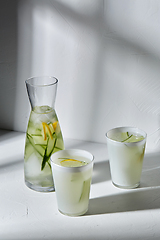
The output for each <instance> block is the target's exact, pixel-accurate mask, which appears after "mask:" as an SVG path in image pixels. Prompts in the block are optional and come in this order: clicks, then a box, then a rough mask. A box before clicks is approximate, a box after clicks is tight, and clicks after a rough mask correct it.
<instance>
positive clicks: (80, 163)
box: [60, 159, 87, 167]
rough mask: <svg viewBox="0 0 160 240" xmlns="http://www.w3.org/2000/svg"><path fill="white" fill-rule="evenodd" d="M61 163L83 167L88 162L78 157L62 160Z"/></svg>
mask: <svg viewBox="0 0 160 240" xmlns="http://www.w3.org/2000/svg"><path fill="white" fill-rule="evenodd" d="M60 164H61V166H63V167H81V166H83V165H86V164H87V163H86V162H83V161H79V160H76V159H64V160H62V161H61V162H60Z"/></svg>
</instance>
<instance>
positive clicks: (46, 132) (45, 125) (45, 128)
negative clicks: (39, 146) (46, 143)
mask: <svg viewBox="0 0 160 240" xmlns="http://www.w3.org/2000/svg"><path fill="white" fill-rule="evenodd" d="M42 127H43V138H44V140H47V135H46V134H48V135H49V137H50V138H51V139H53V136H52V133H51V129H50V128H49V126H48V124H47V123H45V122H42Z"/></svg>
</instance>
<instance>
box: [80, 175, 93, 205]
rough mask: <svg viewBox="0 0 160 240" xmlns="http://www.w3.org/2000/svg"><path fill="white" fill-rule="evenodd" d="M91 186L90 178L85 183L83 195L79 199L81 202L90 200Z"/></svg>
mask: <svg viewBox="0 0 160 240" xmlns="http://www.w3.org/2000/svg"><path fill="white" fill-rule="evenodd" d="M90 184H91V178H88V179H87V180H86V181H84V182H83V187H82V193H81V196H80V198H79V202H80V201H84V200H86V199H88V198H89V193H90Z"/></svg>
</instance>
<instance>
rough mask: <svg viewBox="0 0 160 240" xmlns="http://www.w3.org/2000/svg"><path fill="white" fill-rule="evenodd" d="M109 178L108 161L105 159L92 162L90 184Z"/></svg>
mask: <svg viewBox="0 0 160 240" xmlns="http://www.w3.org/2000/svg"><path fill="white" fill-rule="evenodd" d="M110 179H111V175H110V167H109V162H108V161H107V160H106V161H100V162H96V163H94V167H93V176H92V184H95V183H99V182H105V181H109V180H110Z"/></svg>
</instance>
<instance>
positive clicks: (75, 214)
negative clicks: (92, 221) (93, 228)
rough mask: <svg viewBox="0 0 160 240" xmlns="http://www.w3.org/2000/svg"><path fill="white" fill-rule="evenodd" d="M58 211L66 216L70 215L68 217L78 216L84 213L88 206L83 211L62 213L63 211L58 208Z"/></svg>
mask: <svg viewBox="0 0 160 240" xmlns="http://www.w3.org/2000/svg"><path fill="white" fill-rule="evenodd" d="M58 211H59V212H60V213H62V214H63V215H66V216H70V217H78V216H81V215H84V214H85V213H86V212H87V211H88V208H87V209H86V210H85V211H83V212H80V213H72V214H71V213H64V212H62V211H61V210H59V209H58Z"/></svg>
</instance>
